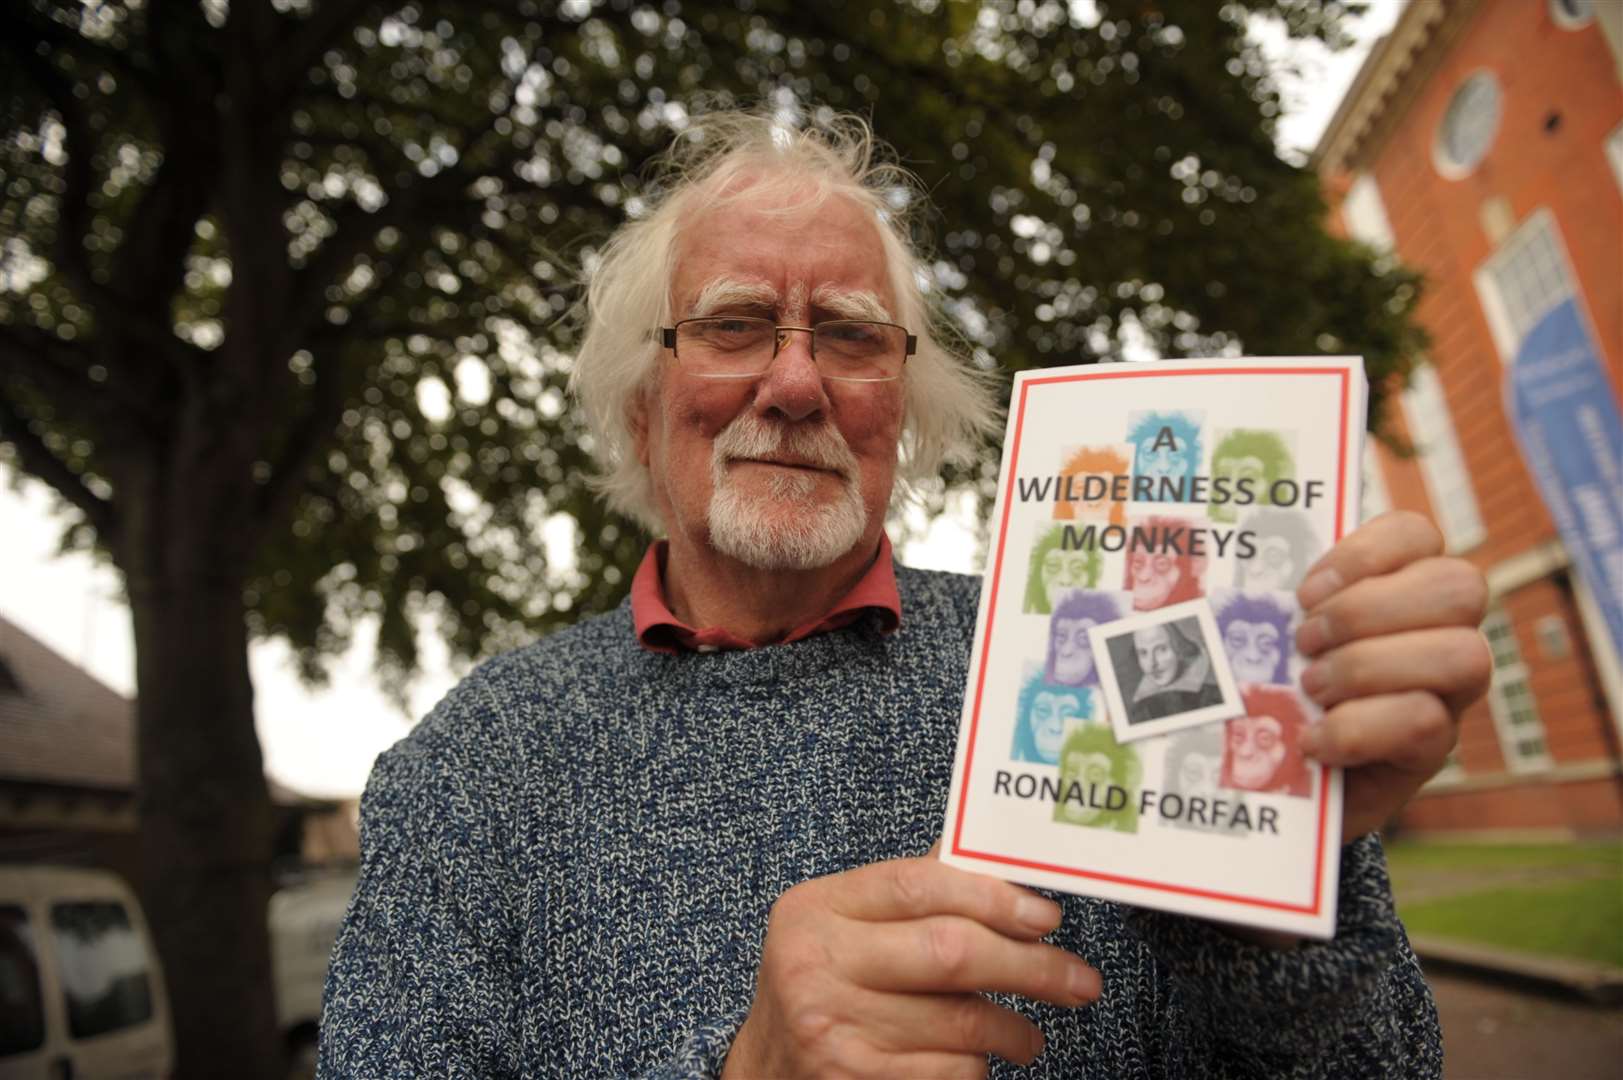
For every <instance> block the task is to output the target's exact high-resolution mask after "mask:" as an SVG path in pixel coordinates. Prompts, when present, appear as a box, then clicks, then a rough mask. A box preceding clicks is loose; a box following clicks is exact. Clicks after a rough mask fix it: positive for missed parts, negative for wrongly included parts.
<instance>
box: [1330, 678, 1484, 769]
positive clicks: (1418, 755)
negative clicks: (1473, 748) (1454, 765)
mask: <svg viewBox="0 0 1623 1080" xmlns="http://www.w3.org/2000/svg"><path fill="white" fill-rule="evenodd" d="M1457 736H1458V730H1457V728H1456V726H1455V724H1454V716H1453V714H1452V713H1451V712H1450V711H1449V709H1448V706H1447V705H1445V704H1444V703H1443V701H1442V699H1440V698H1439V697H1437V695H1435V694H1432V693H1428V692H1426V691H1423V690H1414V691H1410V692H1408V693H1402V694H1382V695H1380V696H1377V697H1367V698H1359V699H1357V700H1355V701H1347V702H1343V703H1342V704H1340V705H1337V706H1336V707H1335V708H1333V709H1331V710H1330V711H1329V712H1327V713H1325V714H1324V719H1322V720H1320V721H1319V722H1318V723H1317V724H1314V725H1312V726H1311V727H1309V728H1306V729H1305V730H1304V731H1303V732H1302V737H1301V741H1300V743H1299V745H1300V746H1301V749H1302V753H1304V754H1306V755H1307V756H1309V757H1312V758H1315V759H1317V760H1319V761H1322V762H1324V763H1325V764H1326V765H1340V766H1343V767H1346V768H1357V767H1359V766H1362V765H1369V764H1373V763H1376V762H1380V763H1383V764H1386V765H1389V766H1391V767H1393V768H1394V769H1399V770H1402V771H1404V772H1409V773H1413V774H1415V775H1417V776H1419V777H1420V778H1421V779H1422V780H1425V779H1426V778H1428V777H1430V776H1431V775H1432V774H1433V773H1434V772H1436V771H1437V770H1438V769H1440V768H1441V767H1442V765H1443V762H1444V761H1445V760H1447V758H1448V752H1449V751H1450V750H1452V749H1454V742H1455V740H1456V738H1457Z"/></svg>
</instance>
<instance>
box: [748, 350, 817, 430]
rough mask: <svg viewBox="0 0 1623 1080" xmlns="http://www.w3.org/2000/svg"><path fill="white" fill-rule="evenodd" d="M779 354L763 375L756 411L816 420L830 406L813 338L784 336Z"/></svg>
mask: <svg viewBox="0 0 1623 1080" xmlns="http://www.w3.org/2000/svg"><path fill="white" fill-rule="evenodd" d="M782 341H783V344H781V345H780V346H778V355H777V356H775V357H773V358H772V364H771V366H770V367H768V368H767V369H766V373H765V374H763V375H762V376H761V381H760V384H759V387H758V388H757V390H756V392H755V405H756V408H758V409H760V410H761V411H762V412H776V413H779V414H781V415H782V416H783V417H784V418H785V419H787V420H808V419H815V418H817V417H818V416H819V415H820V414H822V413H824V412H826V411H827V410H828V406H829V400H828V390H827V388H826V387H825V386H824V385H823V375H822V372H820V371H818V370H817V362H816V361H815V360H813V359H812V339H811V335H810V334H808V333H803V332H800V331H790V332H788V333H786V334H783V337H782Z"/></svg>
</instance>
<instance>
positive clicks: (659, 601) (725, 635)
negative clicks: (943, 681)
mask: <svg viewBox="0 0 1623 1080" xmlns="http://www.w3.org/2000/svg"><path fill="white" fill-rule="evenodd" d="M668 546H669V542H668V541H665V540H658V541H655V542H654V543H653V544H652V545H650V546H649V548H648V553H647V554H646V555H644V556H643V557H642V565H640V566H638V567H637V574H636V576H635V577H633V578H632V579H631V621H632V624H633V626H635V628H636V631H637V642H638V644H640V645H641V646H642V647H643V648H645V649H648V650H650V651H652V652H663V653H676V652H715V651H717V650H719V649H753V648H756V647H757V646H758V643H757V642H752V641H746V640H744V639H743V638H741V637H738V636H737V635H735V634H733V633H731V632H729V631H727V630H725V629H723V628H722V627H719V626H706V627H702V628H694V627H691V626H689V625H687V624H686V623H684V622H683V621H682V620H681V619H678V618H677V617H676V615H675V614H673V613H672V612H671V609H670V605H669V604H667V603H666V601H665V553H666V551H667V549H668ZM867 612H873V614H874V617H875V620H876V622H877V624H878V627H879V631H880V633H884V634H889V633H893V632H895V630H896V628H897V627H899V626H901V624H902V598H901V594H900V593H899V592H898V591H897V588H896V566H895V564H894V563H893V562H892V561H891V549H890V537H888V536H885V535H884V534H883V533H881V534H880V537H879V552H878V554H877V555H875V556H874V560H873V562H872V563H871V564H870V565H869V566H868V569H867V570H866V571H865V572H864V573H863V575H862V577H861V579H860V580H858V582H857V583H856V584H855V585H853V586H852V587H851V590H850V591H849V592H847V593H846V594H845V595H844V596H842V597H841V598H840V599H839V601H838V602H836V603H835V604H834V606H833V607H831V608H830V609H829V610H828V611H827V612H825V613H824V614H822V615H821V616H819V617H817V618H816V619H813V620H812V621H810V622H808V623H805V624H803V625H801V626H797V627H795V628H794V629H793V630H791V631H790V632H789V634H788V635H787V636H786V637H784V638H783V640H782V641H776V642H771V644H774V645H787V644H788V643H789V642H791V641H799V640H800V639H801V638H808V637H811V636H812V635H813V634H821V633H825V632H826V631H829V630H838V629H839V628H840V627H842V626H849V625H850V624H851V623H853V622H855V621H856V620H857V619H859V618H861V617H862V616H863V615H864V614H865V613H867Z"/></svg>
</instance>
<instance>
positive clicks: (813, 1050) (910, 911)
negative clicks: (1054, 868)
mask: <svg viewBox="0 0 1623 1080" xmlns="http://www.w3.org/2000/svg"><path fill="white" fill-rule="evenodd" d="M1059 921H1060V909H1059V905H1057V904H1054V903H1053V902H1051V901H1049V900H1045V899H1043V898H1042V897H1040V896H1037V895H1036V894H1035V893H1032V892H1030V891H1028V890H1026V889H1023V888H1021V887H1020V886H1018V885H1011V884H1009V883H1008V882H1005V881H998V880H995V879H993V878H989V877H984V876H982V875H979V874H971V873H967V872H965V871H962V870H958V869H955V868H953V867H950V866H947V865H946V864H945V863H943V862H941V861H940V860H938V859H937V858H936V857H935V854H934V851H933V850H932V852H931V853H930V854H929V855H925V856H923V857H922V858H917V859H897V860H895V861H892V862H884V863H876V864H874V865H872V866H864V867H862V868H860V869H857V870H852V871H849V872H847V873H844V874H835V875H833V876H831V877H826V878H818V879H816V880H814V881H808V882H805V883H804V884H801V885H797V886H795V887H794V888H792V889H790V890H789V891H788V892H786V893H784V894H783V895H782V896H781V897H779V898H778V902H777V903H776V904H774V905H773V907H772V916H771V919H770V921H769V922H768V923H767V930H766V942H765V944H764V945H763V947H762V950H761V967H760V970H759V972H757V974H756V980H755V1001H754V1003H753V1004H752V1005H751V1007H750V1014H749V1017H748V1019H747V1020H746V1021H745V1022H744V1026H743V1027H742V1028H741V1029H740V1030H739V1032H738V1037H737V1038H736V1039H735V1040H734V1041H733V1047H732V1051H731V1053H730V1054H729V1055H728V1057H727V1066H726V1069H725V1070H724V1071H723V1076H724V1077H726V1078H737V1077H768V1076H770V1077H799V1076H819V1077H822V1076H886V1077H892V1076H932V1077H960V1076H962V1077H979V1076H984V1075H986V1069H987V1060H986V1055H987V1054H996V1055H998V1056H999V1057H1002V1058H1007V1059H1008V1060H1010V1061H1013V1062H1017V1063H1019V1064H1022V1065H1024V1064H1028V1063H1029V1062H1031V1061H1032V1059H1034V1058H1035V1057H1036V1056H1037V1055H1038V1053H1040V1052H1041V1051H1042V1045H1043V1040H1042V1034H1041V1033H1040V1032H1039V1031H1038V1030H1037V1027H1036V1026H1035V1025H1034V1024H1032V1023H1031V1022H1030V1021H1029V1020H1026V1019H1025V1018H1024V1017H1022V1016H1019V1015H1018V1014H1016V1013H1014V1012H1012V1011H1010V1010H1008V1009H1004V1008H1001V1007H999V1006H997V1005H994V1004H992V1002H990V1001H988V1000H987V999H986V998H984V997H982V996H981V992H983V991H1003V992H1006V993H1011V994H1019V995H1023V996H1025V997H1029V998H1036V999H1037V1000H1040V1001H1048V1002H1052V1003H1053V1004H1056V1005H1064V1006H1073V1007H1074V1006H1078V1005H1085V1004H1087V1003H1088V1002H1091V1001H1093V1000H1095V999H1096V998H1098V996H1099V991H1100V982H1099V973H1098V972H1097V971H1095V970H1094V969H1093V968H1091V967H1089V966H1088V965H1087V964H1085V963H1083V962H1082V960H1081V959H1079V958H1078V957H1076V956H1074V955H1072V954H1070V953H1068V952H1066V951H1065V950H1063V949H1059V948H1056V947H1054V946H1052V945H1046V944H1043V943H1042V942H1040V941H1038V938H1040V937H1042V936H1043V935H1044V934H1046V933H1048V932H1049V931H1051V930H1053V929H1054V928H1055V927H1056V926H1058V925H1059Z"/></svg>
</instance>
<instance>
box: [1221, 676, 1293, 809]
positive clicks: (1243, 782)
mask: <svg viewBox="0 0 1623 1080" xmlns="http://www.w3.org/2000/svg"><path fill="white" fill-rule="evenodd" d="M1240 697H1241V699H1242V700H1243V701H1244V702H1245V715H1244V716H1240V717H1236V718H1235V719H1233V720H1230V721H1228V723H1227V724H1225V725H1224V727H1225V728H1226V732H1225V746H1224V756H1223V786H1224V787H1226V788H1234V789H1237V790H1240V791H1262V792H1270V793H1272V794H1276V795H1296V796H1300V797H1304V798H1305V797H1306V796H1307V795H1309V794H1310V793H1311V792H1312V787H1313V780H1312V776H1311V775H1310V774H1309V772H1308V767H1307V762H1306V761H1305V760H1304V759H1303V757H1302V752H1301V750H1300V749H1298V746H1297V744H1298V741H1299V739H1300V737H1301V733H1302V728H1303V727H1304V726H1305V725H1306V724H1307V711H1306V709H1304V708H1303V706H1302V703H1301V702H1300V701H1298V700H1297V698H1296V695H1295V694H1294V693H1293V692H1291V691H1290V690H1287V689H1285V688H1283V687H1277V686H1248V687H1244V688H1243V689H1242V690H1241V691H1240Z"/></svg>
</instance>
